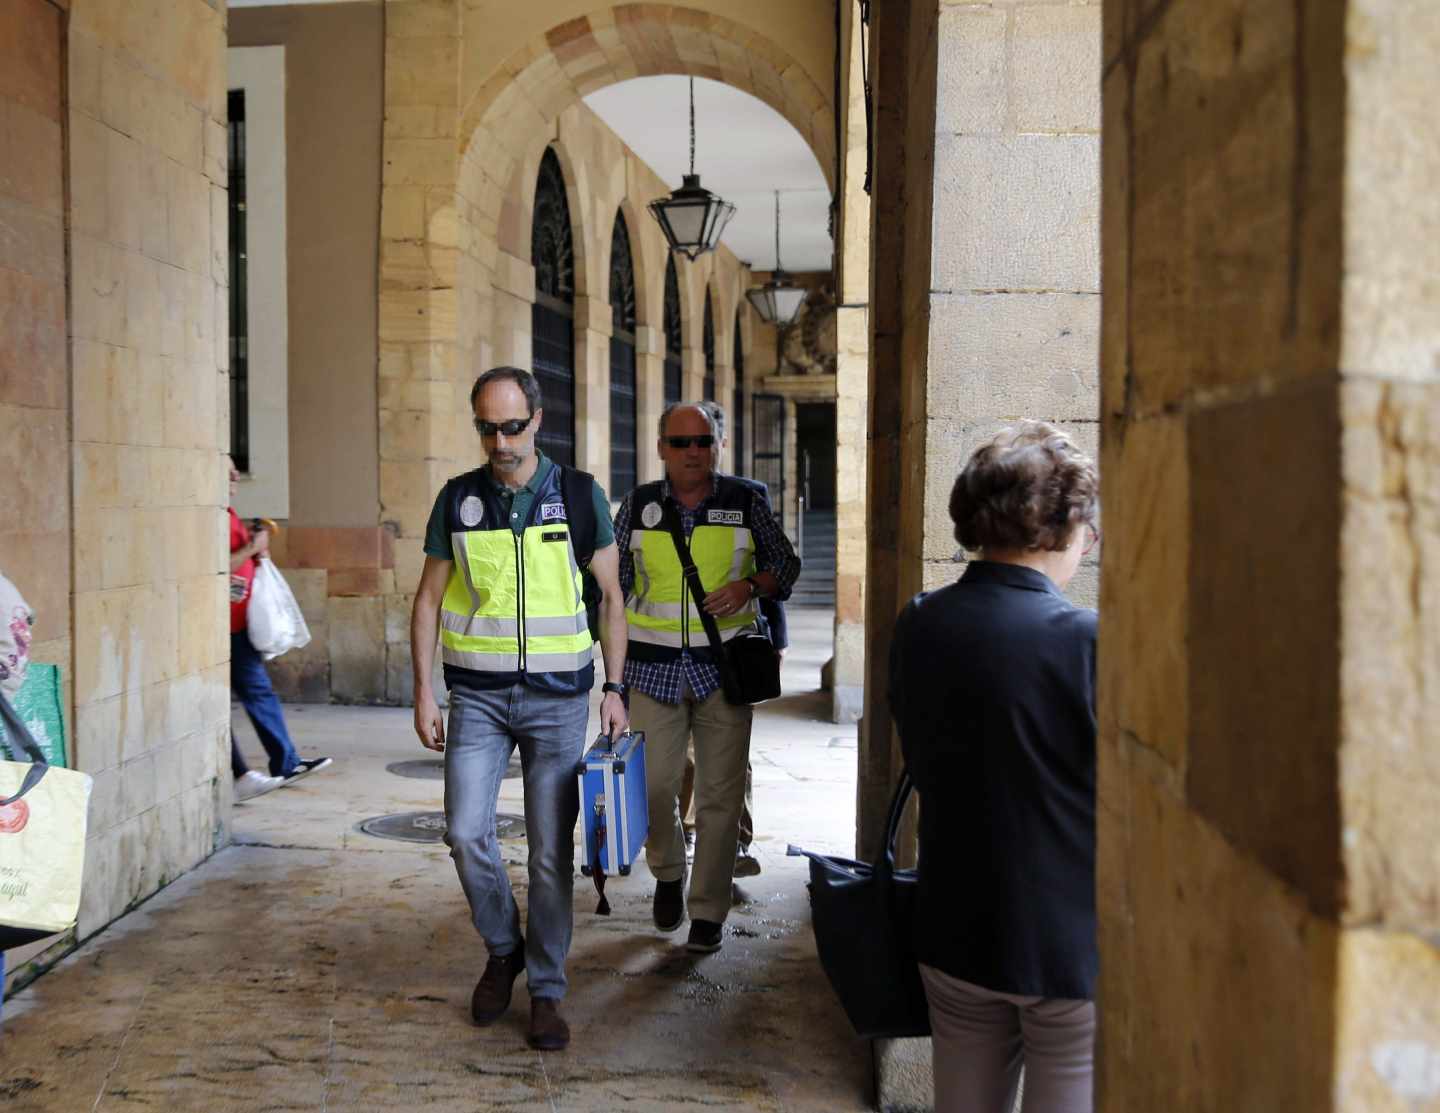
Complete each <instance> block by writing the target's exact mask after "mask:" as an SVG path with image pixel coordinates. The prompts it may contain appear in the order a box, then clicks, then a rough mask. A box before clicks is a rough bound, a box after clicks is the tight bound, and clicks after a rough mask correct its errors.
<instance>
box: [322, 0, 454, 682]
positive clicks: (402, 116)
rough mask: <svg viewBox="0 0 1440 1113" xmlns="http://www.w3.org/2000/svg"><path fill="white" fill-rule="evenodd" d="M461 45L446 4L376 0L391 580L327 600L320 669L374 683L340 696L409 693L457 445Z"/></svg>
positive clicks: (385, 489)
mask: <svg viewBox="0 0 1440 1113" xmlns="http://www.w3.org/2000/svg"><path fill="white" fill-rule="evenodd" d="M459 51H460V23H459V6H458V3H457V0H385V130H384V136H383V147H382V150H383V156H384V164H383V170H382V177H381V190H380V307H379V334H380V335H379V347H380V382H379V390H378V402H379V421H380V436H379V444H380V519H381V521H382V522H384V523H386V524H387V525H388V526H389V529H390V530H391V531H392V533H393V535H394V563H395V576H394V578H395V585H394V587H393V588H392V591H391V595H390V596H389V597H386V596H373V597H368V598H356V599H347V600H345V601H344V603H343V605H342V606H340V608H339V609H338V611H337V610H336V609H334V608H332V611H331V613H330V616H329V617H330V637H331V641H332V644H333V646H334V647H336V648H333V649H332V668H333V667H335V666H336V665H337V664H338V663H339V661H340V660H341V659H342V658H343V659H344V661H345V665H344V669H343V674H344V675H357V676H369V677H372V678H375V679H372V681H370V682H368V683H365V684H358V685H356V686H353V687H352V688H350V690H342V689H341V687H339V686H336V687H335V694H336V695H338V696H341V697H342V698H359V699H369V698H372V697H373V695H374V693H373V692H372V691H371V690H370V689H371V688H372V687H373V686H374V685H375V684H379V686H380V688H381V692H380V695H381V696H382V697H383V698H388V699H392V700H408V699H409V698H410V697H411V695H412V693H411V686H410V680H409V671H410V644H409V637H408V634H406V633H404V630H403V625H402V619H403V616H404V612H405V611H406V610H407V609H408V606H409V593H411V592H413V591H414V590H415V585H416V584H417V583H419V579H420V570H421V568H422V567H423V566H424V554H423V553H422V551H421V548H422V545H423V543H424V538H425V524H426V522H427V521H428V519H429V516H430V508H431V505H432V504H433V502H434V499H435V494H436V492H438V491H439V489H440V486H441V484H443V483H444V482H445V480H446V479H447V478H448V477H449V476H450V475H451V474H453V473H454V471H455V470H456V469H455V468H454V466H453V462H454V460H455V459H456V458H457V457H458V456H459V455H461V454H462V453H463V452H464V451H465V449H464V447H462V446H463V445H464V444H465V443H466V442H465V441H464V440H463V439H462V438H463V436H464V433H465V428H464V427H465V424H466V413H465V408H464V398H463V396H462V387H461V385H460V380H462V379H464V378H465V376H466V373H467V371H468V370H469V369H468V368H462V367H461V366H460V363H461V360H460V343H459V330H458V317H459V296H458V291H459V288H460V281H459V269H460V256H461V251H460V217H459V212H458V208H457V196H456V183H457V180H458V177H459V169H460V150H459V139H458V135H459V103H460V82H459ZM345 647H349V648H348V649H347V648H345ZM366 647H373V651H372V650H371V649H367V648H366ZM372 652H373V654H376V655H379V656H376V657H373V659H372ZM334 680H335V677H333V676H332V683H333V681H334Z"/></svg>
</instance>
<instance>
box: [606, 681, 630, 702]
mask: <svg viewBox="0 0 1440 1113" xmlns="http://www.w3.org/2000/svg"><path fill="white" fill-rule="evenodd" d="M600 690H601V691H602V692H614V693H615V694H616V695H617V696H619V697H620V702H621V703H623V704H624V705H625V706H626V708H627V709H628V708H629V706H630V686H629V685H628V684H616V683H615V682H614V681H610V680H607V681H605V683H604V684H602V685H600Z"/></svg>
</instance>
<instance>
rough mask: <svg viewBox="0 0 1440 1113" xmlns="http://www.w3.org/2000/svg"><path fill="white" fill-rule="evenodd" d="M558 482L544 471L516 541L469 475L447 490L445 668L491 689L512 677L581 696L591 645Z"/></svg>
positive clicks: (492, 496) (480, 482)
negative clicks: (475, 676)
mask: <svg viewBox="0 0 1440 1113" xmlns="http://www.w3.org/2000/svg"><path fill="white" fill-rule="evenodd" d="M559 475H560V468H559V467H558V466H557V467H554V468H552V469H551V470H550V472H549V474H548V476H547V477H546V480H545V482H544V483H542V485H541V488H540V490H539V491H538V492H537V493H536V495H535V500H534V502H533V503H532V504H531V507H530V512H529V515H528V516H527V521H526V522H525V526H524V529H523V530H522V531H521V532H520V533H518V534H517V533H516V532H515V531H514V530H513V529H512V528H511V527H510V522H509V520H508V517H507V514H506V510H505V506H504V504H503V503H502V502H501V500H500V498H499V496H498V495H497V494H496V493H495V492H494V490H493V488H492V487H491V485H490V483H489V480H488V479H487V478H486V477H485V476H484V475H483V474H482V472H481V471H480V470H479V469H477V470H476V471H474V472H471V473H468V474H467V475H464V476H460V477H458V478H457V479H455V480H452V481H451V485H452V490H451V491H450V493H449V495H448V502H447V519H448V525H449V528H450V531H451V532H450V542H451V549H452V552H453V553H454V563H453V565H452V567H451V572H450V580H449V582H448V583H447V584H446V587H445V596H444V599H443V600H442V602H441V604H440V655H441V660H442V661H443V662H444V663H445V665H446V666H447V668H454V669H463V670H467V671H469V672H473V673H480V674H485V675H484V677H483V679H485V680H487V681H489V682H491V683H494V684H496V686H498V682H500V681H502V680H504V679H506V678H507V677H511V676H513V677H515V678H516V679H519V678H522V677H523V678H525V679H526V680H527V681H528V682H530V683H532V684H534V685H535V686H536V687H540V688H544V689H546V690H550V691H588V690H589V689H590V687H591V685H592V683H593V680H594V670H593V661H594V643H593V642H592V641H591V638H590V628H589V625H588V623H587V621H586V614H585V602H584V598H583V580H582V577H581V571H580V566H579V564H578V563H577V561H576V558H575V545H574V542H573V540H572V538H571V536H570V526H569V522H568V521H567V519H566V514H565V505H564V500H563V499H562V498H561V495H560V487H559V483H558V477H559Z"/></svg>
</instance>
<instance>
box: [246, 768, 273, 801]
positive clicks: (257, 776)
mask: <svg viewBox="0 0 1440 1113" xmlns="http://www.w3.org/2000/svg"><path fill="white" fill-rule="evenodd" d="M284 783H285V778H284V777H267V776H266V775H265V774H264V773H257V772H255V770H253V769H251V770H250V771H249V772H247V773H244V774H243V775H241V776H240V777H238V778H237V779H236V781H235V799H237V800H253V799H255V797H257V796H264V795H265V794H266V793H267V792H270V791H273V790H274V789H277V788H279V787H280V786H281V785H283V784H284Z"/></svg>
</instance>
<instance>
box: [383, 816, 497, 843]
mask: <svg viewBox="0 0 1440 1113" xmlns="http://www.w3.org/2000/svg"><path fill="white" fill-rule="evenodd" d="M360 830H362V831H364V832H365V833H366V834H367V835H375V836H376V837H378V838H382V839H397V840H399V841H400V842H439V841H440V840H441V839H443V838H444V837H445V813H444V812H401V813H399V814H398V815H377V816H374V817H373V818H371V819H366V820H363V821H362V822H361V824H360ZM495 830H496V832H497V833H498V834H499V836H500V838H502V839H523V838H524V837H525V820H524V818H523V817H522V816H518V815H505V814H504V813H500V814H498V815H496V816H495Z"/></svg>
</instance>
